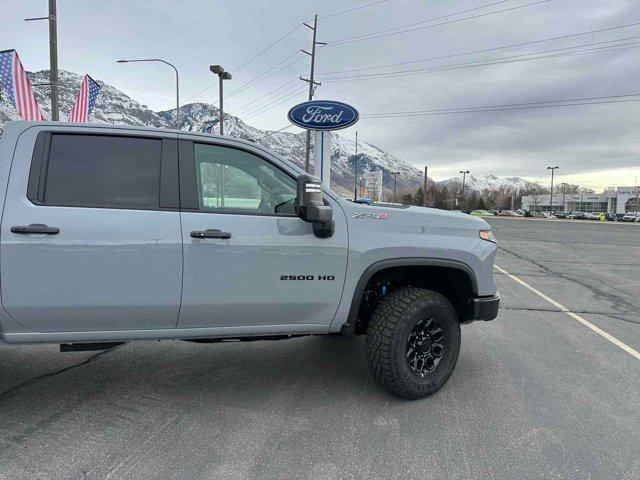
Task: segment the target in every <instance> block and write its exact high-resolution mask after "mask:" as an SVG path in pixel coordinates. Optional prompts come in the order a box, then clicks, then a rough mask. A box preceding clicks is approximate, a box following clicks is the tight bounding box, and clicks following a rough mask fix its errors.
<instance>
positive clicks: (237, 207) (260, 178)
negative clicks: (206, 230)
mask: <svg viewBox="0 0 640 480" xmlns="http://www.w3.org/2000/svg"><path fill="white" fill-rule="evenodd" d="M194 153H195V161H196V176H197V179H198V200H199V203H200V210H201V211H205V212H219V213H248V214H254V215H293V214H294V213H295V212H294V201H295V197H296V182H295V180H294V179H293V178H291V177H290V176H289V175H287V174H286V173H284V172H283V171H282V170H280V169H279V168H277V167H275V166H274V165H272V164H271V163H269V162H267V161H266V160H264V159H262V158H260V157H258V156H256V155H253V154H251V153H249V152H245V151H243V150H238V149H235V148H228V147H221V146H217V145H205V144H198V143H196V144H195V145H194Z"/></svg>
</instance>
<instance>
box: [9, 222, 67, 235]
mask: <svg viewBox="0 0 640 480" xmlns="http://www.w3.org/2000/svg"><path fill="white" fill-rule="evenodd" d="M11 233H19V234H22V235H25V234H28V233H40V234H44V235H57V234H58V233H60V229H59V228H58V227H48V226H47V225H44V224H42V223H32V224H31V225H26V226H22V225H14V226H13V227H11Z"/></svg>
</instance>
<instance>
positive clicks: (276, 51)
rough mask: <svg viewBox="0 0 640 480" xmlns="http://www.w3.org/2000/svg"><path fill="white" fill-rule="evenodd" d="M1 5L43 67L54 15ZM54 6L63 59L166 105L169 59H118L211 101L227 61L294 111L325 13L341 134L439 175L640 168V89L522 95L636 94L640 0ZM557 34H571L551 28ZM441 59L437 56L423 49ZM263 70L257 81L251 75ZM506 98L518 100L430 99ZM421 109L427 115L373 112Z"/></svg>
mask: <svg viewBox="0 0 640 480" xmlns="http://www.w3.org/2000/svg"><path fill="white" fill-rule="evenodd" d="M3 3H4V4H5V5H3V15H2V20H1V21H2V28H1V29H0V50H1V49H5V48H16V49H17V50H18V52H19V53H20V56H21V58H22V61H23V63H24V64H25V67H26V68H27V69H29V70H39V69H45V68H48V62H49V58H48V42H47V25H46V22H24V21H23V20H22V19H23V18H25V17H33V16H41V15H44V14H46V11H45V9H46V3H47V2H46V1H45V0H23V1H20V2H9V0H4V1H3ZM58 4H59V5H58V16H59V25H58V29H59V56H60V68H62V69H66V70H71V71H75V72H78V73H84V72H87V73H90V74H91V75H92V76H93V77H94V78H98V79H101V80H104V81H105V82H107V83H110V84H112V85H114V86H115V87H117V88H119V89H121V90H123V91H124V92H126V93H127V94H129V95H130V96H132V97H133V98H135V99H137V100H139V101H141V102H142V103H144V104H146V105H148V106H149V107H151V108H153V109H156V110H160V109H168V108H172V107H173V105H174V104H175V103H174V102H175V100H174V98H175V97H174V84H173V73H172V71H171V70H169V69H168V67H166V66H164V65H161V64H126V65H120V64H116V63H115V60H117V59H119V58H145V57H147V58H148V57H160V58H164V59H166V60H168V61H170V62H172V63H175V64H176V66H177V67H178V69H179V70H180V75H181V85H180V87H181V88H180V90H181V98H182V100H183V103H184V102H187V101H188V102H192V101H203V102H212V103H213V102H217V100H218V93H217V86H216V85H215V84H214V86H213V87H212V88H209V89H208V90H204V91H203V89H205V88H206V87H208V86H210V85H211V84H212V83H213V80H214V79H213V78H212V76H211V74H210V73H209V72H208V65H210V64H213V63H219V64H222V65H223V66H224V67H225V68H226V69H227V70H229V71H231V73H232V74H233V79H232V80H231V81H229V82H227V84H226V86H225V88H226V92H227V93H232V92H233V91H234V90H236V89H238V88H240V87H243V90H242V91H240V92H237V93H235V94H232V95H229V97H228V98H226V99H225V110H226V111H229V112H230V113H232V114H237V115H238V116H239V117H241V118H243V119H245V120H246V121H247V122H248V123H250V124H252V125H254V126H257V127H260V128H269V129H278V128H281V127H284V126H285V125H287V120H286V112H287V110H288V108H289V107H290V106H291V105H293V104H294V103H296V102H297V101H302V100H304V97H305V95H306V94H305V93H304V92H303V91H302V90H303V89H304V88H305V86H304V84H303V83H302V82H301V81H299V80H296V79H297V78H298V77H299V76H300V75H304V76H307V75H308V71H309V61H308V59H307V58H304V57H305V56H304V54H302V53H296V52H297V51H299V49H301V48H306V49H308V48H309V46H310V42H311V37H310V34H311V32H310V30H309V29H307V28H306V27H304V26H301V24H302V22H303V21H310V20H312V19H313V15H314V14H315V13H318V14H319V16H320V20H319V27H318V40H321V41H323V42H328V43H329V44H328V45H327V46H326V47H322V48H319V50H318V57H317V66H316V71H317V74H318V75H317V78H318V80H319V81H321V82H322V86H320V87H318V90H317V94H316V98H330V99H336V100H342V101H346V102H348V103H351V104H352V105H354V106H355V107H356V108H358V109H359V110H360V113H361V115H362V116H363V118H362V119H361V120H360V122H359V123H358V124H357V126H354V127H351V128H350V129H348V130H345V131H344V132H342V133H343V134H344V135H347V136H353V135H354V134H355V130H356V129H357V130H358V132H359V136H360V138H361V139H363V140H365V141H368V142H370V143H372V144H374V145H377V146H380V147H382V148H383V149H385V150H386V151H388V152H390V153H393V154H395V155H397V156H399V157H401V158H403V159H405V160H406V161H408V162H410V163H412V164H414V165H416V166H417V167H419V168H422V167H423V166H424V165H429V167H430V176H432V177H434V178H435V179H443V178H447V177H450V176H453V175H455V174H456V172H458V170H460V169H465V170H471V172H472V174H476V175H482V174H494V175H498V176H522V177H526V178H530V179H541V180H543V181H547V180H546V179H547V175H546V173H547V172H546V167H547V166H549V165H558V166H559V167H560V170H559V171H558V175H559V177H560V178H559V181H571V182H580V183H582V184H584V185H588V186H591V187H593V188H603V187H605V186H609V185H633V184H634V183H635V182H636V178H637V181H640V102H632V101H628V100H634V99H640V96H637V97H618V98H615V99H614V98H609V99H605V101H611V100H615V101H617V102H618V103H607V104H596V105H580V106H575V105H573V106H565V107H554V108H528V107H532V106H536V107H540V106H543V105H544V104H541V103H538V102H548V101H553V100H574V99H595V98H600V99H601V98H602V97H614V96H620V95H630V94H640V61H639V60H640V2H638V1H637V0H548V1H541V0H505V1H498V0H493V1H491V0H440V1H438V0H433V1H425V0H382V1H380V0H377V1H376V0H357V1H350V0H322V1H320V0H318V1H316V0H287V1H285V0H246V1H223V0H203V1H188V0H185V1H183V2H175V1H165V0H154V1H148V2H146V1H139V0H136V1H131V0H127V1H124V0H112V1H109V2H86V1H83V0H59V1H58ZM489 4H493V5H489ZM360 7H362V8H360ZM520 7H522V8H520ZM348 10H351V11H348ZM465 11H466V13H458V12H465ZM471 17H474V18H471ZM634 23H637V24H636V25H633V24H634ZM296 27H298V28H296ZM614 27H615V28H614ZM618 27H620V28H618ZM595 30H600V31H599V32H594V31H595ZM586 32H593V33H586ZM287 33H289V35H288V36H286V37H285V38H283V39H282V40H281V41H279V42H278V43H276V44H275V45H274V46H272V47H271V48H269V49H268V50H267V51H266V52H264V53H262V54H261V55H259V56H258V57H257V58H255V59H254V60H252V61H250V62H249V63H247V62H248V61H249V60H251V59H252V58H253V57H254V56H256V55H257V54H259V53H260V52H262V51H263V50H264V49H265V48H266V47H268V46H269V45H270V44H272V43H273V42H275V41H276V40H278V39H280V38H282V37H283V36H285V34H287ZM370 34H374V35H373V36H374V37H375V38H370ZM574 34H579V35H574ZM569 35H572V36H569ZM353 37H356V38H353ZM555 37H565V38H556V39H555V40H548V39H552V38H555ZM345 39H347V40H346V41H344V40H345ZM348 39H351V40H348ZM354 40H355V41H354ZM341 41H342V43H341ZM605 42H607V43H605ZM524 43H528V44H527V45H520V46H515V47H509V48H499V47H506V46H508V45H514V44H524ZM483 50H485V51H483ZM486 50H489V51H486ZM478 51H480V52H478ZM469 52H478V53H471V54H469ZM460 54H465V55H460ZM434 57H440V58H438V59H433V60H426V61H421V62H416V61H419V60H425V59H432V58H434ZM442 57H446V58H442ZM541 57H542V58H541ZM516 60H517V61H516ZM478 62H480V63H483V64H481V65H478ZM389 64H393V66H388V67H384V65H389ZM380 66H382V67H380ZM369 67H380V68H369ZM335 72H337V73H335ZM265 73H268V74H269V75H264V74H265ZM271 73H273V74H271ZM389 74H392V75H389ZM261 75H262V76H261ZM363 77H364V78H363ZM254 79H257V80H259V81H257V82H255V83H253V84H251V83H250V84H249V86H248V87H247V88H244V87H245V85H247V83H248V82H252V81H253V80H254ZM601 101H603V100H588V101H580V102H576V101H572V102H568V103H594V102H601ZM516 104H518V105H516ZM521 104H534V105H521ZM496 105H515V106H514V107H511V109H509V110H506V111H495V110H496V109H495V108H491V109H488V110H493V111H482V112H471V113H468V112H465V113H459V112H458V113H446V114H443V113H444V112H433V111H434V110H446V109H457V108H461V107H477V106H496ZM523 107H527V108H523ZM500 108H502V107H500ZM485 110H487V109H485ZM415 111H421V112H426V113H429V114H428V115H419V116H397V117H375V116H374V117H368V116H367V115H372V114H386V113H394V112H415ZM434 113H437V114H434ZM289 131H295V129H293V128H291V129H290V130H289Z"/></svg>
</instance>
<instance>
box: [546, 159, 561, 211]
mask: <svg viewBox="0 0 640 480" xmlns="http://www.w3.org/2000/svg"><path fill="white" fill-rule="evenodd" d="M558 168H560V167H558V166H556V167H547V170H551V198H550V199H549V213H550V214H551V215H553V172H555V171H556V170H557V169H558Z"/></svg>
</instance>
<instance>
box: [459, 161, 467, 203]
mask: <svg viewBox="0 0 640 480" xmlns="http://www.w3.org/2000/svg"><path fill="white" fill-rule="evenodd" d="M458 173H461V174H462V204H463V205H464V183H465V180H466V179H467V173H469V170H460V171H459V172H458Z"/></svg>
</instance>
